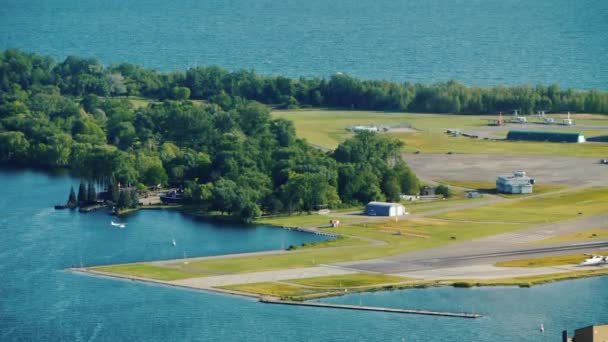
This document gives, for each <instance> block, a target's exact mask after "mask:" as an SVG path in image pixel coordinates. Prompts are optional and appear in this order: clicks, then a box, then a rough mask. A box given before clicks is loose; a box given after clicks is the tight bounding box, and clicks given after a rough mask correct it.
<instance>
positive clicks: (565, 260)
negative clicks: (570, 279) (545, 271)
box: [496, 254, 588, 267]
mask: <svg viewBox="0 0 608 342" xmlns="http://www.w3.org/2000/svg"><path fill="white" fill-rule="evenodd" d="M586 258H588V257H587V256H585V255H584V254H574V255H557V256H547V257H540V258H528V259H516V260H507V261H499V262H497V263H496V266H499V267H548V266H563V265H576V264H580V263H581V262H583V260H585V259H586Z"/></svg>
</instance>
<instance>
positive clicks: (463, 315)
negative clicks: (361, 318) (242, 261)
mask: <svg viewBox="0 0 608 342" xmlns="http://www.w3.org/2000/svg"><path fill="white" fill-rule="evenodd" d="M260 302H262V303H267V304H283V305H297V306H311V307H319V308H331V309H345V310H360V311H379V312H392V313H402V314H413V315H426V316H442V317H457V318H479V317H481V315H479V314H476V313H467V312H446V311H431V310H415V309H395V308H384V307H379V306H361V305H349V304H331V303H319V302H293V301H285V300H276V299H272V298H261V299H260Z"/></svg>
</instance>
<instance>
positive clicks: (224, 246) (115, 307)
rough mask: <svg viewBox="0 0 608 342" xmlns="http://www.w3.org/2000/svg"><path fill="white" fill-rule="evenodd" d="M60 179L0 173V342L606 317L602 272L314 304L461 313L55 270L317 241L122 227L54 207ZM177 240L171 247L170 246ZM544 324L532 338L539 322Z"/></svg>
mask: <svg viewBox="0 0 608 342" xmlns="http://www.w3.org/2000/svg"><path fill="white" fill-rule="evenodd" d="M71 184H76V181H75V180H74V179H71V178H69V177H67V176H61V175H58V176H52V175H48V174H43V173H38V172H33V171H14V170H13V171H7V170H0V189H2V196H0V241H1V245H0V246H2V248H0V275H1V279H0V340H1V341H62V340H63V341H124V340H133V341H185V340H196V341H243V340H249V341H282V340H290V341H342V340H348V341H403V340H405V341H446V340H451V341H555V340H557V339H558V337H559V336H560V335H559V334H560V332H561V330H562V329H563V328H568V329H570V330H572V329H573V328H578V327H581V326H586V325H589V324H593V323H599V322H608V295H607V294H606V288H608V277H603V278H594V279H583V280H576V281H568V282H561V283H556V284H551V285H545V286H538V287H533V288H530V289H520V288H478V289H453V288H438V289H425V290H407V291H394V292H377V293H368V294H361V295H359V294H356V295H348V296H344V297H339V298H331V299H324V300H325V301H331V302H340V303H354V304H356V303H359V302H361V303H363V304H368V305H383V306H393V307H408V308H423V309H435V310H454V311H473V312H478V313H481V314H483V318H480V319H476V320H465V319H455V318H437V317H424V316H410V315H399V314H386V313H371V312H357V311H348V310H331V309H317V308H299V307H290V306H285V307H283V306H277V305H268V304H261V303H257V302H256V301H253V300H250V299H242V298H237V297H231V296H224V295H217V294H211V293H206V292H199V291H191V290H185V289H177V288H170V287H163V286H157V285H150V284H144V283H139V282H131V281H122V280H113V279H106V278H99V277H93V276H87V275H79V274H74V273H70V272H67V271H63V269H64V268H66V267H70V266H72V265H75V264H76V265H77V264H79V263H80V260H82V261H83V263H84V264H85V265H98V264H107V263H120V262H129V261H136V260H151V259H161V258H175V257H180V256H181V255H182V253H183V250H186V251H187V253H188V255H190V256H195V255H197V256H198V255H212V254H221V253H233V252H244V251H254V250H262V249H275V248H280V247H281V246H285V245H288V244H292V243H301V242H305V241H311V239H312V240H314V239H317V238H318V237H317V236H314V235H310V234H305V233H297V232H292V231H287V230H281V229H277V228H269V227H259V226H232V225H221V226H220V225H213V224H209V223H206V222H203V221H196V220H194V219H192V218H190V217H188V216H183V215H181V214H179V213H176V212H171V211H145V212H139V213H137V214H135V215H132V216H130V217H128V218H127V219H125V221H126V223H127V228H126V229H116V228H112V227H111V226H110V220H111V217H110V216H108V215H107V214H104V213H94V214H78V213H75V212H71V211H67V210H66V211H55V210H54V209H52V208H51V206H52V205H53V204H54V203H55V202H58V201H60V200H62V199H64V197H66V193H67V189H68V187H69V185H71ZM172 236H175V239H176V240H177V246H176V247H172V246H171V243H170V242H171V237H172ZM540 323H543V324H544V325H545V328H546V332H545V334H544V335H541V334H539V332H538V325H539V324H540Z"/></svg>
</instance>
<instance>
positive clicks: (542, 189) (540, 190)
mask: <svg viewBox="0 0 608 342" xmlns="http://www.w3.org/2000/svg"><path fill="white" fill-rule="evenodd" d="M436 182H437V183H441V184H446V185H451V186H456V187H460V188H466V189H474V190H478V191H479V192H483V193H488V194H494V195H498V196H502V197H506V198H518V197H526V196H530V195H540V194H546V193H550V192H554V191H558V190H563V189H566V188H567V187H566V186H564V185H558V184H534V193H533V194H499V193H497V192H496V183H494V182H483V181H462V180H444V179H441V180H436Z"/></svg>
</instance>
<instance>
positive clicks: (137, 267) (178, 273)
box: [91, 264, 208, 280]
mask: <svg viewBox="0 0 608 342" xmlns="http://www.w3.org/2000/svg"><path fill="white" fill-rule="evenodd" d="M91 269H92V270H94V271H100V272H108V273H116V274H122V275H128V276H135V277H141V278H150V279H156V280H178V279H187V278H196V277H204V276H206V275H208V274H205V273H203V272H194V271H187V270H183V269H176V268H169V267H160V266H152V265H148V264H127V265H115V266H99V267H92V268H91Z"/></svg>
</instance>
